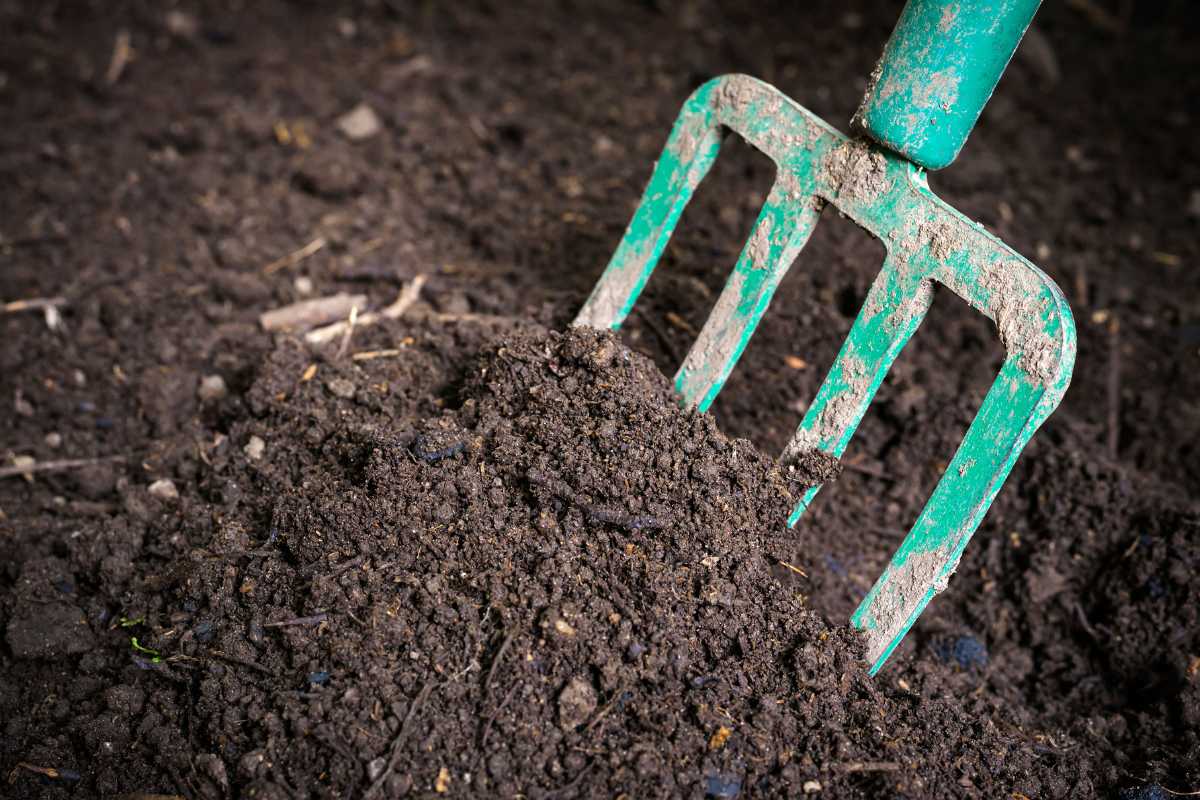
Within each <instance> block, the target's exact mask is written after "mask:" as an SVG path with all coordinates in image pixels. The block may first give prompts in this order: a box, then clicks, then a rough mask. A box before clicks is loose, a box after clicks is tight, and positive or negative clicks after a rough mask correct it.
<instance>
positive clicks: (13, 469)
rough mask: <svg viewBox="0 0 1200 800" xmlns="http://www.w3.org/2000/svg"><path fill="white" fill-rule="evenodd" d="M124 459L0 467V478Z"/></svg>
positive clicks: (107, 458)
mask: <svg viewBox="0 0 1200 800" xmlns="http://www.w3.org/2000/svg"><path fill="white" fill-rule="evenodd" d="M124 458H125V456H105V457H103V458H64V459H59V460H57V461H33V462H31V463H25V462H21V463H17V464H13V465H12V466H9V467H0V478H13V477H16V476H18V475H21V476H24V475H32V474H33V473H35V472H61V471H63V470H67V469H79V468H80V467H90V466H92V465H93V464H103V463H104V462H105V461H122V460H124Z"/></svg>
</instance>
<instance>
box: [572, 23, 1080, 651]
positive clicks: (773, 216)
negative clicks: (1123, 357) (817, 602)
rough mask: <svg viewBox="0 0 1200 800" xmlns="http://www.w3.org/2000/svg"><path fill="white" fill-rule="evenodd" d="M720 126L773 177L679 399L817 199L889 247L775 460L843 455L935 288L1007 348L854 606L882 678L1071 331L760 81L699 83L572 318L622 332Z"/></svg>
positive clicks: (1021, 281)
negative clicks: (911, 519)
mask: <svg viewBox="0 0 1200 800" xmlns="http://www.w3.org/2000/svg"><path fill="white" fill-rule="evenodd" d="M912 5H920V6H930V5H942V6H947V7H949V6H951V5H955V6H957V5H958V4H957V3H955V4H950V3H940V4H937V3H930V2H914V3H910V6H912ZM964 5H966V4H964ZM906 13H907V12H906ZM1025 24H1028V20H1026V21H1025ZM1022 30H1024V28H1023V27H1022ZM1014 46H1015V42H1014ZM885 60H886V58H885ZM1005 61H1007V58H1006V59H1005ZM993 83H994V81H993ZM868 99H869V97H868ZM977 113H978V111H976V114H977ZM723 130H732V131H735V132H737V133H738V134H739V135H741V136H742V137H743V138H744V139H746V140H747V141H748V142H750V143H751V144H752V145H753V146H754V147H756V148H757V149H758V150H760V151H762V152H763V153H765V154H766V155H767V156H769V157H770V158H771V159H772V161H774V162H775V165H776V167H777V172H776V177H775V183H774V185H773V187H772V189H771V192H770V194H769V195H768V197H767V200H766V203H765V204H764V206H763V208H762V211H761V212H760V213H759V216H758V220H757V222H756V223H755V226H754V229H753V232H752V233H751V235H750V239H749V241H747V243H746V245H745V246H744V247H743V248H742V252H741V255H740V256H739V257H738V260H737V263H736V265H735V266H734V269H733V273H732V274H731V276H730V278H729V280H728V281H727V283H726V285H725V288H724V290H723V291H722V292H721V295H720V297H719V298H718V299H717V302H716V305H715V306H714V308H713V310H712V313H711V314H710V315H709V318H708V320H707V321H706V322H705V324H704V327H703V329H702V330H701V331H700V334H699V336H698V337H697V339H696V342H695V343H694V344H693V346H692V348H691V350H690V351H689V352H688V354H687V356H686V357H685V358H684V361H683V364H682V366H681V367H680V368H679V372H678V374H677V375H676V376H675V387H676V390H677V391H678V393H679V394H680V396H681V397H682V399H683V403H684V404H685V405H686V406H690V407H695V408H697V409H698V410H700V411H705V410H707V409H708V407H709V406H710V405H711V404H712V402H713V400H714V399H715V398H716V396H717V394H718V393H719V392H720V391H721V388H722V386H724V384H725V381H726V379H727V378H728V377H729V374H730V372H731V371H732V370H733V367H734V365H735V364H736V363H737V360H738V358H739V357H740V356H741V354H742V352H743V351H744V350H745V348H746V345H747V344H748V343H749V341H750V337H751V335H752V334H753V332H754V329H755V327H756V326H757V324H758V321H759V319H760V318H761V317H762V315H763V313H764V312H765V311H766V309H767V306H768V304H769V303H770V300H771V296H772V294H773V293H774V292H775V289H776V287H778V285H779V282H780V280H781V279H782V278H783V276H784V274H785V273H786V272H787V270H788V268H789V267H790V266H791V265H792V262H793V261H794V260H795V259H796V256H797V255H798V254H799V252H800V250H801V249H802V248H803V247H804V244H805V242H806V241H807V240H808V237H809V234H810V233H811V232H812V230H813V227H814V226H815V225H816V223H817V219H818V217H819V215H820V213H821V211H822V209H823V208H824V206H825V205H826V204H831V205H833V206H834V207H836V208H837V209H838V210H839V211H841V212H842V213H843V214H845V215H846V216H847V217H849V218H850V219H852V220H854V221H855V222H856V223H858V224H859V225H860V226H862V227H863V228H864V229H866V230H867V231H868V232H869V233H871V234H872V235H874V236H875V237H877V238H878V239H879V240H880V241H881V242H882V243H883V245H884V247H885V249H886V252H887V255H886V257H885V259H884V262H883V268H882V270H881V271H880V273H879V275H878V276H877V277H876V278H875V281H874V283H873V284H872V286H871V288H870V290H869V292H868V294H867V297H866V300H865V302H864V303H863V306H862V309H861V310H860V311H859V314H858V317H857V319H856V320H855V322H854V325H853V327H852V328H851V331H850V334H849V336H848V337H847V339H846V341H845V343H844V344H843V346H842V349H841V351H840V352H839V354H838V356H837V359H836V360H835V361H834V363H833V366H832V367H831V368H830V371H829V374H828V375H827V377H826V378H825V381H824V383H823V384H822V386H821V388H820V390H819V391H818V392H817V395H816V397H815V398H814V400H813V402H812V404H811V405H810V406H809V407H808V411H807V413H806V414H805V416H804V419H803V420H802V421H801V423H800V426H799V428H798V429H797V431H796V434H795V436H794V437H793V438H792V440H791V442H790V443H789V444H788V446H787V448H786V449H785V451H784V454H783V457H782V458H783V461H784V463H785V464H786V463H788V462H791V461H795V460H799V459H802V458H804V457H805V456H806V454H808V453H810V452H812V451H819V452H820V453H823V454H825V455H827V456H832V457H835V458H837V457H840V456H841V455H842V453H843V452H844V451H845V449H846V446H847V444H848V443H849V442H850V439H851V437H852V436H853V435H854V431H855V430H856V428H857V427H858V424H859V422H860V421H861V420H862V417H863V415H864V414H865V413H866V410H867V407H868V406H869V405H870V403H871V400H872V398H873V397H874V395H875V392H876V390H877V389H878V388H879V385H880V383H881V382H882V381H883V378H884V376H885V375H886V374H887V372H888V370H889V369H890V368H891V365H892V363H893V361H895V359H896V357H897V356H898V355H899V353H900V351H901V349H902V348H903V347H904V345H905V343H907V342H908V340H909V338H910V337H911V336H912V334H913V333H914V332H915V331H916V329H917V327H918V326H919V325H920V323H921V320H922V319H923V318H924V316H925V313H926V312H927V311H928V309H929V306H930V303H931V302H932V299H933V293H934V286H935V285H940V286H944V287H946V288H948V289H949V290H951V291H953V292H954V293H955V294H957V295H958V296H960V297H961V298H963V299H964V300H965V301H966V302H968V303H969V304H970V305H971V306H972V307H974V308H975V309H976V310H978V311H979V312H980V313H982V314H984V315H986V316H987V317H989V318H990V319H991V320H993V321H994V322H995V324H996V328H997V330H998V332H999V336H1000V339H1001V341H1002V342H1003V344H1004V346H1005V349H1006V352H1007V357H1006V358H1005V361H1004V363H1003V366H1002V367H1001V369H1000V373H999V375H998V376H997V378H996V381H995V383H994V384H993V385H992V387H991V389H990V390H989V391H988V393H987V395H986V397H985V398H984V400H983V405H982V407H981V408H980V410H979V412H978V414H977V415H976V417H975V420H974V421H973V422H972V424H971V426H970V427H969V429H968V430H967V433H966V436H965V437H964V439H963V441H962V444H961V445H960V446H959V448H958V452H957V453H956V454H955V455H954V458H953V459H952V460H951V461H950V464H949V466H948V467H947V469H946V471H945V473H944V474H943V475H942V477H941V479H940V481H939V482H938V484H937V486H936V488H935V489H934V491H933V494H932V496H931V497H930V499H929V501H928V502H927V503H926V505H925V507H924V509H923V510H922V511H921V513H920V515H919V516H918V518H917V520H916V522H915V523H914V525H913V527H912V529H911V531H910V532H909V534H908V536H907V537H906V538H905V539H904V541H903V542H902V543H901V544H900V546H899V548H898V549H897V551H896V553H895V554H894V555H893V557H892V559H891V562H890V564H889V565H888V567H887V568H886V569H885V570H884V572H883V574H882V575H881V576H880V578H879V580H878V581H877V582H876V584H875V585H874V587H873V588H872V589H871V591H870V592H869V593H868V594H867V596H866V598H865V599H864V600H863V601H862V604H861V605H860V606H859V608H858V610H857V611H856V612H855V614H854V617H853V620H852V621H853V623H854V624H855V625H857V626H858V627H859V628H862V629H863V630H864V631H866V633H867V637H868V655H869V658H870V661H871V671H872V673H874V672H876V671H878V669H879V668H880V667H881V666H882V665H883V663H884V662H885V661H886V660H887V658H888V656H889V655H890V654H891V652H892V650H893V649H894V648H895V647H896V645H897V644H899V642H900V641H901V640H902V639H903V637H904V635H905V633H907V631H908V629H909V628H910V627H911V626H912V625H913V623H914V622H915V621H916V619H917V617H918V616H920V614H921V612H922V611H923V610H924V608H925V606H926V605H927V604H928V603H929V601H930V600H931V599H932V598H933V596H934V595H935V594H937V593H938V592H939V591H941V590H942V589H944V588H945V587H946V583H947V581H948V579H949V577H950V575H951V574H952V573H953V572H954V570H955V568H956V567H957V565H958V561H959V558H960V557H961V556H962V552H963V549H964V548H965V547H966V544H967V542H968V541H969V540H970V538H971V536H972V534H973V533H974V532H975V530H976V529H977V528H978V527H979V524H980V522H981V521H982V519H983V516H984V514H985V513H986V511H987V509H988V507H989V506H990V505H991V503H992V500H993V499H994V498H995V496H996V493H997V492H998V491H999V489H1000V486H1001V484H1002V483H1003V482H1004V479H1005V478H1006V477H1007V476H1008V474H1009V472H1010V470H1011V469H1012V467H1013V464H1014V463H1015V461H1016V459H1017V456H1018V455H1019V454H1020V452H1021V450H1022V448H1024V446H1025V444H1026V443H1027V442H1028V441H1029V439H1030V438H1031V437H1032V436H1033V433H1034V431H1035V430H1037V428H1038V426H1039V425H1041V424H1042V422H1044V421H1045V419H1046V418H1047V417H1048V416H1049V415H1050V413H1051V412H1052V411H1053V410H1054V409H1055V408H1056V407H1057V406H1058V404H1059V401H1060V400H1061V399H1062V396H1063V393H1064V392H1065V391H1066V388H1067V385H1068V383H1069V382H1070V378H1071V370H1072V368H1073V366H1074V361H1075V328H1074V322H1073V320H1072V317H1071V312H1070V309H1069V308H1068V306H1067V303H1066V300H1065V299H1064V297H1063V295H1062V292H1061V291H1059V289H1058V287H1057V286H1055V284H1054V283H1053V282H1052V281H1051V280H1050V279H1049V278H1048V277H1047V276H1046V275H1045V274H1044V273H1042V272H1041V271H1040V270H1039V269H1038V268H1037V267H1035V266H1034V265H1033V264H1031V263H1029V262H1028V261H1027V260H1025V259H1024V258H1022V257H1021V256H1020V255H1018V254H1017V253H1016V252H1014V251H1013V250H1012V249H1011V248H1009V247H1008V246H1007V245H1005V244H1004V243H1003V242H1001V241H999V240H998V239H996V238H995V237H994V236H992V235H990V234H989V233H987V232H986V231H985V230H984V229H983V228H982V226H980V225H979V224H977V223H975V222H972V221H970V220H969V219H967V218H966V217H964V216H962V215H961V214H959V213H958V212H957V211H955V210H954V209H953V208H951V207H950V206H948V205H946V203H944V202H943V201H942V200H940V199H939V198H937V197H936V196H935V195H934V194H933V193H932V192H931V191H930V189H929V187H928V185H927V184H926V181H925V177H924V173H923V171H922V169H921V168H920V167H919V166H917V165H915V164H913V163H911V162H910V161H908V160H905V159H904V158H902V157H900V156H899V155H897V154H895V153H894V152H892V151H891V150H889V149H887V148H884V147H881V146H879V145H878V144H876V143H872V142H868V141H865V140H855V139H850V138H847V137H846V136H844V135H843V134H841V133H839V132H838V131H837V130H835V129H834V128H832V127H831V126H829V125H828V124H826V123H825V122H824V121H822V120H821V119H819V118H818V117H816V116H814V115H813V114H811V113H810V112H808V111H807V110H805V109H804V108H803V107H801V106H800V105H798V104H796V103H795V102H793V101H792V100H791V99H789V98H788V97H786V96H784V95H783V94H782V93H781V92H779V91H778V90H777V89H775V88H774V87H772V86H770V85H768V84H766V83H763V82H761V81H758V80H756V79H754V78H751V77H748V76H745V75H727V76H724V77H721V78H717V79H715V80H712V81H710V82H708V83H706V84H705V85H703V86H701V87H700V88H699V89H698V90H697V91H696V92H695V93H694V94H693V95H692V96H691V97H690V98H689V99H688V100H687V102H686V103H685V104H684V107H683V111H682V112H681V113H680V115H679V117H678V119H677V120H676V122H675V126H674V128H673V129H672V131H671V135H670V138H669V139H668V141H667V145H666V148H665V149H664V151H663V153H662V155H661V157H660V158H659V160H658V163H657V164H656V166H655V168H654V173H653V175H652V176H651V179H650V183H649V185H648V186H647V188H646V191H645V193H644V194H643V196H642V200H641V204H640V205H639V207H638V209H637V211H636V213H635V214H634V217H633V220H632V221H631V222H630V224H629V227H628V229H627V230H626V232H625V235H624V237H623V238H622V240H621V242H620V244H619V245H618V247H617V250H616V252H615V253H614V254H613V257H612V260H611V261H610V263H609V265H608V268H607V269H606V270H605V272H604V274H603V276H602V277H601V279H600V281H599V283H598V284H597V285H596V287H595V289H594V291H593V292H592V295H591V296H590V297H589V299H588V301H587V303H586V304H585V305H584V307H583V309H582V310H581V311H580V313H579V315H578V317H577V318H576V320H575V324H576V325H588V326H592V327H597V328H619V327H620V325H621V323H622V322H623V321H624V319H625V318H626V316H627V315H628V314H629V312H630V310H631V309H632V308H633V305H634V303H635V302H636V300H637V298H638V295H639V293H640V292H641V290H642V288H643V287H644V286H645V284H646V281H647V280H648V279H649V277H650V274H651V272H652V271H653V270H654V267H655V265H656V264H657V263H658V259H659V257H660V256H661V254H662V252H663V249H664V248H665V247H666V244H667V241H668V240H669V239H670V236H671V233H672V231H673V230H674V228H675V225H676V223H677V222H678V220H679V216H680V214H681V213H682V212H683V209H684V207H685V206H686V205H687V203H688V201H689V200H690V199H691V197H692V194H693V192H694V191H695V189H696V186H697V185H698V184H699V183H700V181H701V180H702V179H703V178H704V176H705V174H706V173H707V172H708V170H709V168H710V167H711V166H712V164H713V162H714V161H715V160H716V157H717V153H718V151H719V149H720V146H721V135H722V131H723ZM960 144H961V142H960ZM819 490H820V486H816V487H813V488H811V489H809V490H808V491H807V492H806V494H805V495H804V496H803V497H802V498H800V500H799V501H798V502H797V504H796V506H795V508H794V510H793V511H792V513H791V515H790V517H789V519H788V524H789V525H795V523H796V522H797V521H798V520H799V519H800V517H801V515H802V514H803V513H804V511H805V509H807V508H808V506H809V504H810V503H811V502H812V501H813V498H814V497H815V496H816V494H817V492H818V491H819Z"/></svg>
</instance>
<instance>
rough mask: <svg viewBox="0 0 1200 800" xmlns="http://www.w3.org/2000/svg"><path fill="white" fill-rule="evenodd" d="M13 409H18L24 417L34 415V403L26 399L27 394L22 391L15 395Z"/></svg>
mask: <svg viewBox="0 0 1200 800" xmlns="http://www.w3.org/2000/svg"><path fill="white" fill-rule="evenodd" d="M13 410H14V411H16V412H17V413H18V414H20V415H21V416H22V417H32V416H33V403H31V402H29V401H28V400H26V399H25V395H23V394H21V392H20V391H18V392H17V394H16V396H15V397H13Z"/></svg>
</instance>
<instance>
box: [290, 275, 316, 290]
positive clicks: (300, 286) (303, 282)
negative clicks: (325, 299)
mask: <svg viewBox="0 0 1200 800" xmlns="http://www.w3.org/2000/svg"><path fill="white" fill-rule="evenodd" d="M293 286H295V287H296V294H300V295H308V294H312V293H313V282H312V278H310V277H308V276H307V275H301V276H300V277H298V278H296V282H295V283H294V284H293Z"/></svg>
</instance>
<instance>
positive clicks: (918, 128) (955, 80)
mask: <svg viewBox="0 0 1200 800" xmlns="http://www.w3.org/2000/svg"><path fill="white" fill-rule="evenodd" d="M1040 4H1041V0H908V4H907V5H905V7H904V11H902V12H901V14H900V21H899V22H897V23H896V29H895V30H894V31H892V37H891V38H890V39H888V43H887V46H886V47H885V48H884V51H883V58H882V59H880V61H879V65H878V66H876V67H875V71H874V73H872V75H871V83H870V85H869V86H868V87H867V94H866V97H864V98H863V102H862V105H861V106H860V107H859V109H858V112H857V113H856V114H855V115H854V120H853V122H852V125H853V126H854V127H855V128H857V129H859V130H861V131H863V132H864V133H866V134H867V135H868V136H870V137H871V138H872V139H874V140H875V141H877V142H879V143H880V144H882V145H883V146H884V147H887V148H888V149H889V150H893V151H894V152H897V153H899V154H900V155H902V156H904V157H905V158H907V159H908V160H909V161H911V162H913V163H914V164H917V165H919V166H922V167H925V168H926V169H941V168H942V167H945V166H947V165H948V164H950V163H951V162H953V161H954V159H955V158H956V157H957V156H958V151H959V150H961V149H962V146H963V143H964V142H966V140H967V136H969V135H970V133H971V129H972V128H974V127H975V121H976V120H977V119H979V114H980V112H981V111H983V107H984V106H985V105H987V101H988V99H989V98H991V96H992V90H993V89H995V88H996V84H997V83H998V82H999V80H1000V76H1001V75H1003V74H1004V68H1005V67H1007V66H1008V62H1009V59H1011V58H1012V54H1013V53H1014V52H1015V51H1016V49H1017V45H1018V44H1020V42H1021V37H1022V36H1024V35H1025V30H1026V28H1028V27H1029V23H1030V22H1031V21H1032V20H1033V15H1034V14H1035V13H1037V10H1038V6H1039V5H1040Z"/></svg>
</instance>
